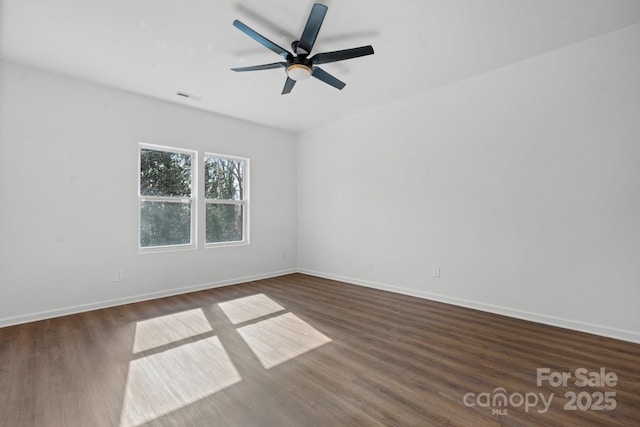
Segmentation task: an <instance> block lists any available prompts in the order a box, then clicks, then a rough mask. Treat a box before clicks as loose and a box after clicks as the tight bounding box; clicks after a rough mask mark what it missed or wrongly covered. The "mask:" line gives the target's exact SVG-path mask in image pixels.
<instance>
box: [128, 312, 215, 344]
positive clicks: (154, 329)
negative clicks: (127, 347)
mask: <svg viewBox="0 0 640 427" xmlns="http://www.w3.org/2000/svg"><path fill="white" fill-rule="evenodd" d="M211 331H212V329H211V325H210V324H209V321H208V320H207V318H206V317H205V315H204V313H203V312H202V309H200V308H197V309H194V310H189V311H183V312H181V313H175V314H170V315H167V316H161V317H156V318H154V319H149V320H142V321H140V322H138V323H136V335H135V340H134V343H133V353H134V354H135V353H139V352H141V351H146V350H150V349H152V348H156V347H161V346H163V345H166V344H171V343H173V342H176V341H180V340H182V339H185V338H189V337H193V336H196V335H200V334H204V333H207V332H211Z"/></svg>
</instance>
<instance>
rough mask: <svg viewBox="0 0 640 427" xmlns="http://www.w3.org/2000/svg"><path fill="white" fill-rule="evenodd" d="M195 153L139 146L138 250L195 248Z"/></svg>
mask: <svg viewBox="0 0 640 427" xmlns="http://www.w3.org/2000/svg"><path fill="white" fill-rule="evenodd" d="M195 158H196V157H195V152H193V151H188V150H181V149H177V148H169V147H160V146H153V145H146V144H144V145H143V144H141V145H140V174H139V184H140V185H139V200H140V227H139V230H140V231H139V233H140V236H139V237H140V238H139V247H140V248H141V249H153V248H163V247H167V246H173V247H185V248H190V247H193V246H194V240H195V239H194V230H195V227H194V223H195V220H194V219H195V209H196V208H195V203H194V201H195V199H194V186H193V182H194V167H195V162H194V160H195Z"/></svg>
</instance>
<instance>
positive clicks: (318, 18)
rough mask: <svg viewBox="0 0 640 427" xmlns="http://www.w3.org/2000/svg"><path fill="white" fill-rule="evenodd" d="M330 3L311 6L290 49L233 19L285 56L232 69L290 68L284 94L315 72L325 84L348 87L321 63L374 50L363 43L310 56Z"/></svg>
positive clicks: (240, 27) (264, 44)
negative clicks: (277, 59) (324, 68)
mask: <svg viewBox="0 0 640 427" xmlns="http://www.w3.org/2000/svg"><path fill="white" fill-rule="evenodd" d="M327 9H328V8H327V6H325V5H323V4H320V3H315V4H314V5H313V7H312V8H311V13H310V14H309V19H307V24H306V25H305V26H304V30H303V31H302V35H301V36H300V40H294V41H293V42H292V43H291V50H292V51H293V53H292V52H289V51H288V50H286V49H284V48H282V47H280V46H278V45H277V44H275V43H274V42H272V41H271V40H269V39H267V38H266V37H264V36H262V35H260V34H258V33H257V32H256V31H254V30H252V29H251V28H249V27H248V26H246V25H245V24H243V23H242V22H240V21H238V20H237V19H236V20H235V21H233V26H234V27H236V28H237V29H239V30H240V31H242V32H243V33H245V34H246V35H248V36H249V37H251V38H252V39H254V40H255V41H257V42H258V43H260V44H261V45H263V46H264V47H266V48H267V49H270V50H272V51H273V52H275V53H277V54H278V55H280V56H282V58H283V59H284V61H280V62H274V63H271V64H263V65H253V66H250V67H239V68H232V70H233V71H258V70H270V69H274V68H285V69H286V71H287V80H286V81H285V83H284V88H283V89H282V95H285V94H287V93H290V92H291V90H292V89H293V86H295V84H296V82H297V81H299V80H304V79H308V78H309V77H311V76H313V77H315V78H316V79H318V80H321V81H323V82H325V83H326V84H328V85H330V86H333V87H335V88H336V89H340V90H342V88H344V87H345V83H344V82H342V81H340V80H338V79H337V78H335V77H334V76H332V75H331V74H329V73H327V72H326V71H324V70H323V69H322V68H320V67H318V64H328V63H330V62H337V61H344V60H345V59H351V58H357V57H359V56H366V55H372V54H373V47H371V46H370V45H369V46H362V47H356V48H352V49H344V50H336V51H333V52H324V53H316V54H315V55H313V56H311V57H309V54H310V53H311V49H313V45H314V43H315V41H316V38H317V37H318V32H319V31H320V27H321V26H322V21H323V20H324V16H325V15H326V13H327Z"/></svg>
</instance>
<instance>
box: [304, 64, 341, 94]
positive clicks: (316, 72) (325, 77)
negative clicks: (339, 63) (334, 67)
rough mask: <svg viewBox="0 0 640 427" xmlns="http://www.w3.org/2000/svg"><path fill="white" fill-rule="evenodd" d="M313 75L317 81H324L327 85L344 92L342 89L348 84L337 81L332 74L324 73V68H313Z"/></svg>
mask: <svg viewBox="0 0 640 427" xmlns="http://www.w3.org/2000/svg"><path fill="white" fill-rule="evenodd" d="M311 75H312V76H313V77H315V78H316V79H318V80H322V81H323V82H325V83H326V84H328V85H331V86H333V87H335V88H336V89H340V90H342V88H343V87H345V86H346V83H344V82H341V81H340V80H338V79H336V78H335V77H333V76H332V75H331V74H329V73H327V72H326V71H324V70H323V69H322V68H318V67H313V73H311Z"/></svg>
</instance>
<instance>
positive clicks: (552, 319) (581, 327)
mask: <svg viewBox="0 0 640 427" xmlns="http://www.w3.org/2000/svg"><path fill="white" fill-rule="evenodd" d="M298 272H299V273H303V274H308V275H310V276H317V277H322V278H325V279H331V280H337V281H340V282H345V283H350V284H353V285H359V286H365V287H368V288H374V289H380V290H383V291H389V292H395V293H398V294H403V295H410V296H414V297H418V298H424V299H428V300H432V301H438V302H443V303H447V304H451V305H456V306H459V307H466V308H473V309H475V310H480V311H486V312H489V313H494V314H501V315H503V316H509V317H513V318H516V319H522V320H529V321H532V322H537V323H543V324H545V325H551V326H557V327H560V328H565V329H571V330H574V331H579V332H586V333H589V334H595V335H600V336H604V337H607V338H614V339H618V340H623V341H629V342H632V343H637V344H640V332H637V331H630V330H626V329H618V328H613V327H610V326H605V325H597V324H594V323H587V322H581V321H578V320H572V319H565V318H562V317H556V316H549V315H546V314H540V313H534V312H530V311H524V310H518V309H513V308H509V307H502V306H498V305H492V304H486V303H482V302H476V301H471V300H466V299H463V298H455V297H449V296H446V295H440V294H436V293H432V292H424V291H419V290H415V289H409V288H403V287H398V286H392V285H389V284H386V283H378V282H372V281H368V280H361V279H355V278H353V277H345V276H340V275H337V274H330V273H324V272H321V271H313V270H307V269H304V268H302V269H298Z"/></svg>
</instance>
